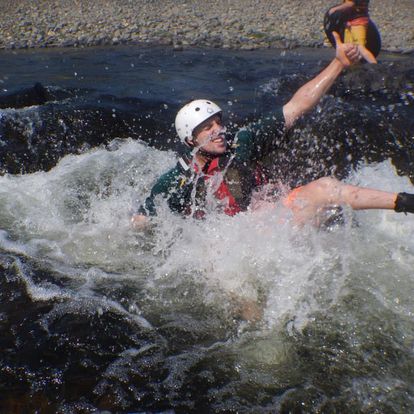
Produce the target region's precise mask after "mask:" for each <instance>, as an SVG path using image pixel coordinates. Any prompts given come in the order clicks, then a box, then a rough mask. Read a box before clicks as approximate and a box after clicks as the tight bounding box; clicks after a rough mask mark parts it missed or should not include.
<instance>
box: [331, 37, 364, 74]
mask: <svg viewBox="0 0 414 414" xmlns="http://www.w3.org/2000/svg"><path fill="white" fill-rule="evenodd" d="M332 35H333V37H334V39H335V44H336V58H337V59H338V60H339V61H340V62H341V63H342V65H344V67H348V66H351V65H353V64H354V63H357V62H359V60H360V59H361V54H360V53H359V49H358V46H357V45H354V44H352V43H342V40H341V38H340V36H339V34H338V33H337V32H332Z"/></svg>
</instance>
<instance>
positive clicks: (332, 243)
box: [0, 47, 414, 414]
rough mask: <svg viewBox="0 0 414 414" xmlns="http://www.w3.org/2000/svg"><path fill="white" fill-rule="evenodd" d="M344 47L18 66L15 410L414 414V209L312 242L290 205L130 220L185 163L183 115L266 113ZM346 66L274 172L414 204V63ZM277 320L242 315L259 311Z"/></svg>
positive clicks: (53, 60) (7, 310)
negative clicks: (175, 124)
mask: <svg viewBox="0 0 414 414" xmlns="http://www.w3.org/2000/svg"><path fill="white" fill-rule="evenodd" d="M330 57H332V50H297V51H288V52H281V51H254V52H235V51H231V52H230V51H220V50H188V51H182V52H174V51H172V50H170V49H163V48H153V49H139V48H136V47H117V48H101V49H100V48H97V49H83V50H82V49H81V50H58V49H56V50H40V51H35V52H33V51H19V52H2V53H1V61H0V70H1V79H0V81H1V87H2V94H1V96H0V107H1V108H3V109H1V110H0V145H1V146H0V152H1V154H0V162H1V165H0V168H1V171H2V172H3V175H2V176H0V351H1V358H0V412H1V413H32V412H33V413H65V414H66V413H67V414H69V413H164V414H166V413H168V414H173V413H177V414H178V413H409V412H414V321H413V317H414V294H413V291H414V290H413V282H414V237H413V236H414V216H406V215H404V214H396V213H393V212H386V211H376V210H371V211H360V212H352V211H348V210H347V209H345V211H344V222H343V223H342V224H340V225H334V226H332V227H330V228H328V229H326V230H318V229H314V228H303V229H297V228H295V227H294V226H292V225H291V223H290V222H289V220H285V217H286V212H285V211H284V210H283V207H282V206H279V205H277V204H276V206H275V208H273V209H270V210H268V211H265V212H262V213H260V214H259V213H257V214H254V213H243V214H239V215H237V216H235V217H227V216H223V215H218V214H217V215H216V214H212V215H210V216H209V217H207V219H206V220H203V221H197V220H192V219H187V220H183V219H182V218H180V217H177V216H175V215H174V214H172V213H171V212H169V211H168V209H167V208H166V207H165V206H164V205H162V204H161V205H160V208H159V214H158V216H157V217H156V218H155V219H154V225H153V226H152V227H151V228H150V229H148V230H147V231H145V232H136V231H134V230H133V229H132V228H131V227H130V224H129V214H130V212H131V211H132V209H133V208H134V206H135V205H136V204H137V203H139V202H141V201H142V200H143V199H144V197H145V196H146V194H147V192H148V190H149V189H150V188H151V186H152V184H153V183H154V181H155V180H156V178H157V177H158V176H159V175H160V174H161V173H163V172H164V171H165V170H166V169H168V168H170V167H171V166H173V165H174V164H175V162H176V151H180V146H179V145H178V144H177V143H176V140H175V137H174V132H173V129H172V121H173V117H174V113H175V111H176V109H177V108H178V107H179V106H180V105H181V104H182V103H183V102H185V101H187V100H189V99H192V98H195V97H209V98H212V99H215V100H216V101H217V102H218V103H220V104H221V105H222V106H223V107H224V108H225V109H226V111H227V112H228V113H229V115H228V118H229V121H230V124H233V125H234V124H238V125H240V124H241V123H242V122H244V121H247V120H251V119H256V118H260V116H261V115H262V114H263V113H264V112H266V111H267V110H269V109H271V108H272V107H274V106H275V105H276V104H281V103H283V102H286V100H287V99H288V98H289V97H290V96H291V95H292V93H293V92H294V91H295V90H296V89H297V88H298V86H300V85H301V84H303V83H304V82H305V81H306V79H309V78H310V77H311V76H312V75H313V74H315V73H316V72H317V71H319V70H320V69H321V68H322V67H323V66H324V65H326V64H327V62H328V61H329V59H330ZM381 59H382V60H381V62H380V64H379V65H378V66H375V67H374V66H367V65H362V66H360V67H357V68H354V69H352V70H350V71H349V72H348V73H347V74H345V75H344V76H343V77H342V78H341V79H340V80H339V81H338V82H337V84H336V85H335V86H334V88H333V89H332V91H331V92H330V94H329V95H328V96H327V97H325V98H324V99H323V100H322V102H321V103H320V105H319V106H318V107H317V108H316V109H315V110H314V111H313V112H312V114H310V115H309V116H307V117H306V118H305V119H304V120H303V121H302V122H301V123H300V124H299V125H298V127H297V128H296V129H295V131H293V132H292V134H291V135H290V140H289V141H288V142H281V143H280V151H279V152H278V153H277V154H275V155H274V158H273V159H272V161H271V164H272V167H273V170H274V173H275V174H277V175H278V177H279V178H280V179H281V180H283V181H284V182H285V183H286V185H288V184H292V183H294V184H297V183H299V182H303V181H306V180H307V179H309V178H315V177H319V176H321V175H326V174H335V175H337V176H338V177H340V178H343V179H345V180H346V181H347V182H350V183H356V184H359V185H363V186H372V187H376V188H380V189H384V190H389V191H408V192H414V186H413V184H412V181H413V178H414V147H413V139H414V136H413V133H414V132H413V131H414V94H413V92H414V59H413V57H412V56H396V55H383V56H381ZM246 303H247V304H251V303H256V304H259V307H260V308H261V309H262V310H263V315H262V317H261V318H260V320H259V321H257V322H247V321H245V320H243V319H242V318H240V307H241V306H243V304H246Z"/></svg>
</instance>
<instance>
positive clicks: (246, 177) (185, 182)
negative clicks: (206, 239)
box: [139, 108, 285, 217]
mask: <svg viewBox="0 0 414 414" xmlns="http://www.w3.org/2000/svg"><path fill="white" fill-rule="evenodd" d="M284 126H285V123H284V117H283V112H282V108H279V109H278V110H277V111H276V112H275V113H272V114H271V115H269V116H266V117H264V118H262V119H261V120H260V121H258V122H256V123H252V124H250V125H248V126H247V127H245V128H242V129H240V130H239V131H238V132H237V133H236V135H235V139H234V140H233V142H232V144H231V145H230V146H229V149H228V151H227V152H226V153H225V154H223V155H221V156H220V157H217V158H215V159H213V160H211V162H209V163H208V164H207V165H206V166H205V168H204V169H203V171H202V172H198V173H197V172H196V171H195V169H194V166H193V164H192V163H191V153H190V151H189V152H188V153H187V154H185V155H184V156H183V157H181V158H179V159H178V162H177V165H176V166H175V167H174V168H172V169H171V170H170V171H168V172H167V173H165V174H163V175H162V176H161V177H160V178H159V179H158V180H157V182H156V183H155V185H154V186H153V188H152V190H151V193H150V195H149V196H148V197H147V198H146V200H145V202H144V204H143V205H142V206H141V207H140V209H139V213H141V214H147V215H155V214H156V208H155V199H156V198H157V197H158V196H162V197H163V198H164V199H166V201H167V203H168V206H169V207H170V209H171V210H172V211H175V212H178V213H181V214H184V215H194V216H196V217H200V216H203V215H204V214H205V212H206V211H208V210H209V209H210V208H214V209H215V210H217V209H219V210H222V211H223V212H224V213H226V214H229V215H234V214H236V213H238V212H240V211H244V210H246V209H247V207H248V205H249V203H250V198H251V194H252V191H253V190H254V189H255V188H257V187H258V186H260V185H261V184H263V183H264V181H265V177H264V176H263V173H262V171H261V169H260V162H261V161H262V160H263V159H264V158H265V157H266V155H267V154H269V153H270V152H271V151H272V150H274V149H276V148H277V142H278V138H280V137H281V136H282V135H283V133H284ZM213 177H215V180H214V179H213ZM209 193H211V194H209ZM211 195H213V197H212V196H211ZM212 206H213V207H212Z"/></svg>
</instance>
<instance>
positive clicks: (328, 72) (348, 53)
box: [283, 32, 360, 128]
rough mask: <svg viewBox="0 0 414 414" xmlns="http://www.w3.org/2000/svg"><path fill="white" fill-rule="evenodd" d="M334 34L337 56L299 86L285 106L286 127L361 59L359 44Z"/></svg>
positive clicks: (291, 124)
mask: <svg viewBox="0 0 414 414" xmlns="http://www.w3.org/2000/svg"><path fill="white" fill-rule="evenodd" d="M332 34H333V36H334V38H335V42H336V56H335V58H334V59H333V60H332V62H331V63H330V64H329V65H328V66H327V67H326V68H325V69H324V70H323V71H322V72H320V73H319V74H318V75H316V76H315V77H314V78H313V79H312V80H310V81H309V82H308V83H306V84H305V85H303V86H302V87H301V88H299V89H298V90H297V92H296V93H295V94H294V95H293V97H292V99H291V100H290V101H289V102H288V103H287V104H285V105H284V106H283V115H284V118H285V125H286V128H290V127H292V126H293V124H294V123H295V122H296V120H297V119H299V118H300V117H301V116H302V115H304V114H305V113H306V112H308V111H310V110H311V109H312V108H313V107H314V106H315V105H316V104H317V103H318V102H319V101H320V99H321V98H322V96H323V95H325V93H326V92H327V91H328V90H329V88H330V87H331V86H332V84H333V83H334V82H335V80H336V78H337V77H338V76H339V75H340V74H341V72H342V70H343V69H344V68H346V67H348V66H351V65H352V64H354V63H355V62H357V61H358V60H359V59H360V53H359V51H358V48H357V46H355V45H353V44H350V43H342V41H341V38H340V37H339V35H338V33H336V32H333V33H332Z"/></svg>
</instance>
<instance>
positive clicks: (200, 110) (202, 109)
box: [175, 99, 222, 143]
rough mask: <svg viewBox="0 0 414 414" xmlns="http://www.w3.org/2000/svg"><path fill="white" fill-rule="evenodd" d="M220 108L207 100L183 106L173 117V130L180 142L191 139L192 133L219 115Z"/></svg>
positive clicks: (197, 100)
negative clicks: (203, 123)
mask: <svg viewBox="0 0 414 414" xmlns="http://www.w3.org/2000/svg"><path fill="white" fill-rule="evenodd" d="M221 112H222V111H221V108H220V107H219V106H218V105H216V104H215V103H214V102H212V101H209V100H207V99H196V100H195V101H191V102H190V103H188V104H187V105H184V106H183V107H182V108H181V109H180V110H179V111H178V113H177V116H176V117H175V129H176V130H177V134H178V136H179V137H180V139H181V141H182V142H184V143H186V138H188V139H191V137H192V135H193V131H194V129H195V128H197V127H198V126H199V125H200V124H201V123H202V122H204V121H205V120H206V119H208V118H210V117H211V116H213V115H216V114H221Z"/></svg>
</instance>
